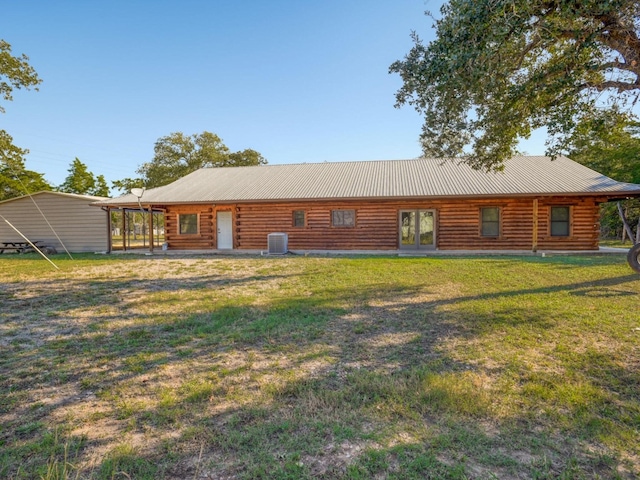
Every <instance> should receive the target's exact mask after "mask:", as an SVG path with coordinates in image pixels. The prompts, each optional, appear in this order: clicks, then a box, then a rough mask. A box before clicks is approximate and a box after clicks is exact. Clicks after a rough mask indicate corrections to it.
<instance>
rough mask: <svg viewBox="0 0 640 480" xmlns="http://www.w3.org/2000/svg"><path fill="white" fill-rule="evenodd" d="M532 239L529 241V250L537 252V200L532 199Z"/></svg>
mask: <svg viewBox="0 0 640 480" xmlns="http://www.w3.org/2000/svg"><path fill="white" fill-rule="evenodd" d="M532 236H533V238H532V239H531V250H532V251H533V252H537V251H538V199H537V198H534V199H533V235H532Z"/></svg>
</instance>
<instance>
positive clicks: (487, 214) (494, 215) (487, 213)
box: [482, 207, 500, 222]
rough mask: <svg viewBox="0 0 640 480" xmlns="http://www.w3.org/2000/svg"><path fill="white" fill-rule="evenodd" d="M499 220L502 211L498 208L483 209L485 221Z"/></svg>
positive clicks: (483, 219)
mask: <svg viewBox="0 0 640 480" xmlns="http://www.w3.org/2000/svg"><path fill="white" fill-rule="evenodd" d="M498 220H500V211H499V210H498V209H497V208H493V207H492V208H483V209H482V221H483V222H497V221H498Z"/></svg>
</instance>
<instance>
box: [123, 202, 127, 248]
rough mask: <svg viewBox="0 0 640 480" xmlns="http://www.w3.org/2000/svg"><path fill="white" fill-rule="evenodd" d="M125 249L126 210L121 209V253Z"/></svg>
mask: <svg viewBox="0 0 640 480" xmlns="http://www.w3.org/2000/svg"><path fill="white" fill-rule="evenodd" d="M126 249H127V210H126V209H124V208H123V209H122V251H125V250H126Z"/></svg>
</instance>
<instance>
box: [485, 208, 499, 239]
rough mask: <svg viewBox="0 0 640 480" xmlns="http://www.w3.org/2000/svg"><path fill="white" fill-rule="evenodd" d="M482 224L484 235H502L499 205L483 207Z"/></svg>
mask: <svg viewBox="0 0 640 480" xmlns="http://www.w3.org/2000/svg"><path fill="white" fill-rule="evenodd" d="M481 217H482V225H481V227H480V230H481V233H482V236H483V237H498V236H500V209H499V208H498V207H485V208H482V209H481Z"/></svg>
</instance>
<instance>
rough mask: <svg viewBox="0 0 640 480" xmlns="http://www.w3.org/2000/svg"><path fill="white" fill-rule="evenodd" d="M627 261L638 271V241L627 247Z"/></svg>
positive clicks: (639, 267)
mask: <svg viewBox="0 0 640 480" xmlns="http://www.w3.org/2000/svg"><path fill="white" fill-rule="evenodd" d="M627 262H628V263H629V266H630V267H631V268H632V269H633V270H634V271H636V272H638V273H640V243H638V244H637V245H634V246H633V247H631V249H629V253H628V254H627Z"/></svg>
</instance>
